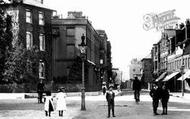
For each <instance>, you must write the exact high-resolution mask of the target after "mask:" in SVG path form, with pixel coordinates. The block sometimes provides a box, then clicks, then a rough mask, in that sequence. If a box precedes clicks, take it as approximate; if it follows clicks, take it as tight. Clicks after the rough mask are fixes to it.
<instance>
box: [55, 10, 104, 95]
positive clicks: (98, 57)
mask: <svg viewBox="0 0 190 119" xmlns="http://www.w3.org/2000/svg"><path fill="white" fill-rule="evenodd" d="M52 25H53V29H52V31H53V41H54V43H53V44H54V75H53V77H54V81H55V82H57V83H61V84H64V85H65V86H66V87H67V88H68V90H71V91H76V90H80V87H81V81H82V80H81V72H82V71H81V59H80V50H79V47H78V45H79V44H80V43H81V36H82V35H83V34H84V35H85V43H86V47H87V48H86V51H87V52H86V62H85V88H86V91H95V90H100V89H101V85H102V82H103V79H101V74H100V69H102V68H105V67H106V66H107V57H106V55H107V35H106V33H105V31H103V30H98V31H96V30H95V29H94V28H93V26H92V24H91V23H90V21H89V20H88V19H87V18H86V17H85V16H83V15H82V12H68V17H67V18H65V19H60V18H58V17H55V18H54V19H52ZM104 72H105V74H103V75H104V78H105V79H107V71H106V70H104ZM70 87H74V88H73V89H69V88H70Z"/></svg>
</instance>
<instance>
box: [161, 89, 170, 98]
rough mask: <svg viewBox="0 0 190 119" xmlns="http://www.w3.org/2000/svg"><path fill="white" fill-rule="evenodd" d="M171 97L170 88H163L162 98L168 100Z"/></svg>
mask: <svg viewBox="0 0 190 119" xmlns="http://www.w3.org/2000/svg"><path fill="white" fill-rule="evenodd" d="M169 97H170V94H169V91H168V89H162V92H161V99H162V100H163V101H168V100H169Z"/></svg>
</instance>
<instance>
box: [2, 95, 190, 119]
mask: <svg viewBox="0 0 190 119" xmlns="http://www.w3.org/2000/svg"><path fill="white" fill-rule="evenodd" d="M115 104H116V107H115V113H116V117H115V119H139V118H140V119H189V117H190V113H189V112H190V101H189V100H185V99H182V98H177V97H171V98H170V103H169V111H168V115H164V116H162V115H158V116H153V114H152V106H151V98H150V97H149V96H148V95H142V96H141V102H140V103H139V104H136V103H135V102H134V99H133V96H132V95H127V96H117V97H116V103H115ZM67 107H68V110H67V111H66V112H65V113H64V114H65V115H64V117H62V118H60V117H58V112H56V111H55V112H53V113H52V116H51V117H45V114H44V111H43V104H37V103H36V99H25V100H0V119H106V118H107V103H106V101H105V96H102V95H101V96H88V97H86V109H87V110H86V111H80V97H68V98H67ZM158 112H159V113H161V107H159V110H158ZM111 118H112V117H111Z"/></svg>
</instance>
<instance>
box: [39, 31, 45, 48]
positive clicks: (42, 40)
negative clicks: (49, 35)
mask: <svg viewBox="0 0 190 119" xmlns="http://www.w3.org/2000/svg"><path fill="white" fill-rule="evenodd" d="M39 40H40V51H45V35H44V34H40V35H39Z"/></svg>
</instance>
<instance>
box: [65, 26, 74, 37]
mask: <svg viewBox="0 0 190 119" xmlns="http://www.w3.org/2000/svg"><path fill="white" fill-rule="evenodd" d="M67 36H70V37H74V36H75V28H74V27H70V28H67Z"/></svg>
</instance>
